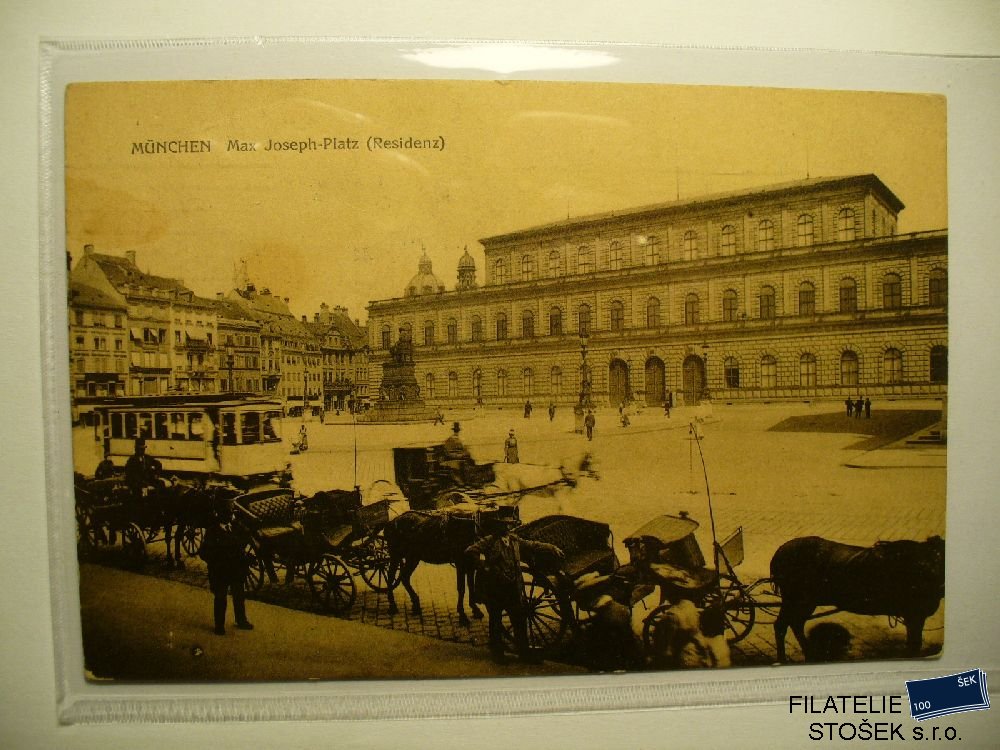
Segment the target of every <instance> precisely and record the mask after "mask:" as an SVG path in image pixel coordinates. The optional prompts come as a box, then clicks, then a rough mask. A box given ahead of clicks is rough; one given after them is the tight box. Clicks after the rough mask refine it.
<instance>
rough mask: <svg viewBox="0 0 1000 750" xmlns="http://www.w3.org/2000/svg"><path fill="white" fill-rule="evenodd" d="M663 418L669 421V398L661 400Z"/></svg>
mask: <svg viewBox="0 0 1000 750" xmlns="http://www.w3.org/2000/svg"><path fill="white" fill-rule="evenodd" d="M663 416H665V417H666V418H667V419H670V399H669V398H665V399H663Z"/></svg>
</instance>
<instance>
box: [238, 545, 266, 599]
mask: <svg viewBox="0 0 1000 750" xmlns="http://www.w3.org/2000/svg"><path fill="white" fill-rule="evenodd" d="M243 559H245V560H246V562H247V574H246V578H244V579H243V588H244V589H245V590H247V591H250V592H252V593H256V592H258V591H260V590H261V588H263V586H264V561H263V560H261V559H260V555H259V554H258V553H257V548H256V547H255V546H254V545H253V543H252V542H247V544H246V546H245V547H244V548H243Z"/></svg>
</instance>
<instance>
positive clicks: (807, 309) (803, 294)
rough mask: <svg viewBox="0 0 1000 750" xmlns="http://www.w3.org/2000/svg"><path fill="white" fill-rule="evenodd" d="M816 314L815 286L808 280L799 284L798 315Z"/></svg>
mask: <svg viewBox="0 0 1000 750" xmlns="http://www.w3.org/2000/svg"><path fill="white" fill-rule="evenodd" d="M815 314H816V287H814V286H813V285H812V284H811V283H810V282H808V281H803V282H802V283H801V284H799V315H815Z"/></svg>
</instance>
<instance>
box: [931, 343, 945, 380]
mask: <svg viewBox="0 0 1000 750" xmlns="http://www.w3.org/2000/svg"><path fill="white" fill-rule="evenodd" d="M931 382H932V383H947V382H948V347H947V346H932V347H931Z"/></svg>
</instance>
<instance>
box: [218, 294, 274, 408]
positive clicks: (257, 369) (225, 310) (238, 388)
mask: <svg viewBox="0 0 1000 750" xmlns="http://www.w3.org/2000/svg"><path fill="white" fill-rule="evenodd" d="M213 306H214V308H215V313H216V315H217V317H218V322H217V330H218V332H219V342H218V353H219V392H220V393H227V392H230V393H232V392H235V393H262V392H263V390H264V386H263V383H262V373H261V342H260V328H261V324H260V323H258V322H257V321H256V320H254V318H253V316H252V315H251V314H250V313H249V312H247V310H245V309H244V308H243V307H242V306H240V305H239V304H237V303H236V302H234V301H233V300H231V299H226V298H225V296H224V295H223V293H222V292H219V293H218V294H217V295H216V299H215V300H213Z"/></svg>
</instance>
